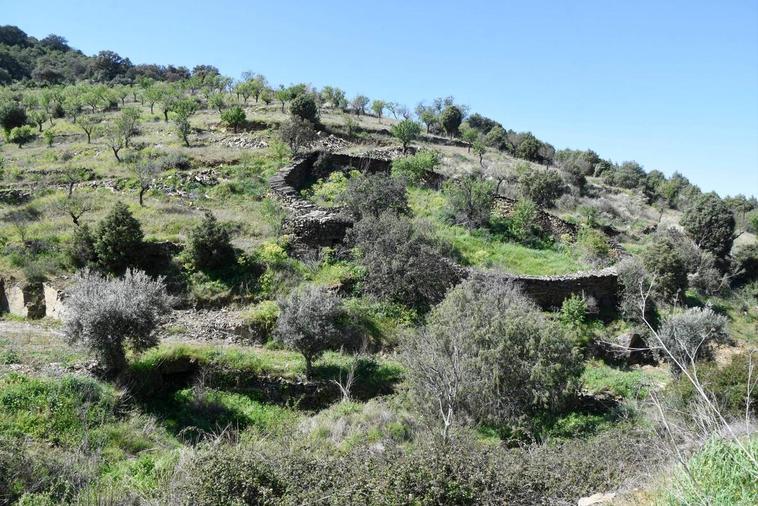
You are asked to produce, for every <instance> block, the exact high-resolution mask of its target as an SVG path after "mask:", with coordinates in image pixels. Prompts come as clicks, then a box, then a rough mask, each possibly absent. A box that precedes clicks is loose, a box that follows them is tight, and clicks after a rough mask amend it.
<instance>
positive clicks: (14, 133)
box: [8, 125, 37, 148]
mask: <svg viewBox="0 0 758 506" xmlns="http://www.w3.org/2000/svg"><path fill="white" fill-rule="evenodd" d="M36 138H37V132H35V131H34V128H32V127H30V126H29V125H24V126H20V127H16V128H14V129H13V130H11V131H10V133H9V134H8V142H12V143H13V144H15V145H17V146H18V147H19V148H20V147H21V146H23V145H24V144H29V143H30V142H32V141H33V140H34V139H36Z"/></svg>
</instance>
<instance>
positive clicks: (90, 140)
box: [84, 130, 92, 144]
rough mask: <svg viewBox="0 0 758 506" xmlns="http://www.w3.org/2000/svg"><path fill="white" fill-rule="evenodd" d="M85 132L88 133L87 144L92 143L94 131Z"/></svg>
mask: <svg viewBox="0 0 758 506" xmlns="http://www.w3.org/2000/svg"><path fill="white" fill-rule="evenodd" d="M84 133H85V134H87V144H92V131H89V132H87V131H86V130H85V131H84Z"/></svg>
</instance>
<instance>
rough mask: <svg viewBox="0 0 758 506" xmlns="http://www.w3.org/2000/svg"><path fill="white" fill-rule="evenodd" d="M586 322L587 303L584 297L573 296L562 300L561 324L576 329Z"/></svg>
mask: <svg viewBox="0 0 758 506" xmlns="http://www.w3.org/2000/svg"><path fill="white" fill-rule="evenodd" d="M586 320H587V303H586V302H585V300H584V297H581V296H579V295H576V294H573V295H572V296H571V297H569V298H567V299H564V301H563V303H562V304H561V323H563V324H564V325H566V326H568V327H572V328H576V327H581V326H582V325H584V323H585V321H586Z"/></svg>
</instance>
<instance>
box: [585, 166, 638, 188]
mask: <svg viewBox="0 0 758 506" xmlns="http://www.w3.org/2000/svg"><path fill="white" fill-rule="evenodd" d="M595 175H597V173H596V174H595ZM602 175H603V179H605V182H606V183H608V184H609V185H611V186H619V187H621V188H638V187H640V186H641V185H642V184H643V183H644V181H645V170H644V169H643V168H642V166H641V165H640V164H639V163H637V162H624V163H622V164H621V165H616V166H613V167H612V168H611V169H610V170H604V171H603V172H602Z"/></svg>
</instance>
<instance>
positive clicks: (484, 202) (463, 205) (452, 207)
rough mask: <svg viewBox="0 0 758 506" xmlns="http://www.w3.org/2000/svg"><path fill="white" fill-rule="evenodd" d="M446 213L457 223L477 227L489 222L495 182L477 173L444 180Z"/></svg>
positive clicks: (443, 189)
mask: <svg viewBox="0 0 758 506" xmlns="http://www.w3.org/2000/svg"><path fill="white" fill-rule="evenodd" d="M442 192H443V193H444V194H445V197H447V214H448V216H449V218H450V219H451V220H452V221H453V222H454V223H456V224H458V225H464V226H466V227H469V228H479V227H482V226H484V225H486V224H488V223H489V221H490V215H491V214H492V208H493V206H494V204H495V184H494V183H493V182H492V181H488V180H486V179H484V178H483V177H482V176H481V175H479V174H472V175H467V176H463V177H461V178H460V179H457V180H452V179H451V180H448V181H445V184H444V185H443V187H442Z"/></svg>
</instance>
